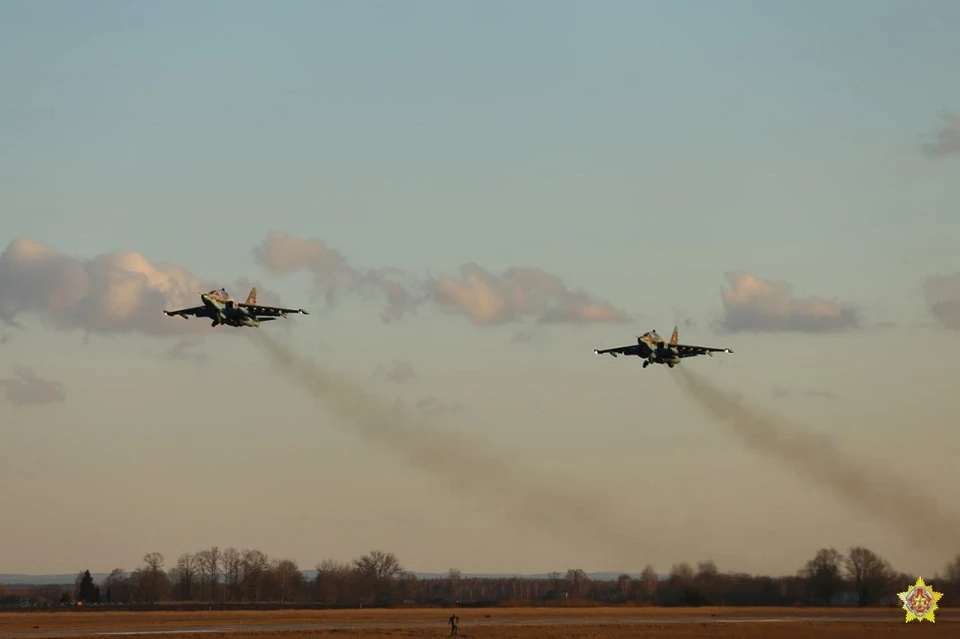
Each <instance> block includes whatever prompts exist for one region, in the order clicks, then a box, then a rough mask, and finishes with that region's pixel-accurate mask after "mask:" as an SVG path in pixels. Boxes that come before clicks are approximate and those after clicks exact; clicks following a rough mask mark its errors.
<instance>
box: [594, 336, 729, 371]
mask: <svg viewBox="0 0 960 639" xmlns="http://www.w3.org/2000/svg"><path fill="white" fill-rule="evenodd" d="M679 337H680V333H679V332H678V331H677V327H676V326H674V327H673V335H672V336H671V337H670V342H669V343H664V341H663V338H662V337H660V336H659V335H657V329H653V330H652V331H648V332H646V333H644V334H643V335H639V336H637V343H636V344H630V345H628V346H618V347H616V348H607V349H604V350H596V349H594V351H593V352H594V353H596V354H597V355H610V356H612V357H616V356H617V355H636V356H637V357H642V358H643V360H644V361H643V367H644V368H646V367H647V366H649V365H650V364H666V365H667V366H669V367H670V368H673V367H674V366H676V365H677V364H679V363H680V362H681V361H682V360H683V359H685V358H687V357H695V356H697V355H709V356H710V357H713V354H714V353H732V352H733V351H732V350H730V349H729V348H714V347H712V346H690V345H688V344H678V343H677V340H678V339H679Z"/></svg>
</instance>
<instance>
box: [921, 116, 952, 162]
mask: <svg viewBox="0 0 960 639" xmlns="http://www.w3.org/2000/svg"><path fill="white" fill-rule="evenodd" d="M939 117H940V119H941V120H942V121H943V124H942V125H941V126H940V127H939V128H938V129H937V131H936V133H934V135H932V136H929V139H928V140H927V141H926V142H924V143H922V144H921V147H922V149H923V152H924V154H925V155H927V156H928V157H942V156H946V155H960V116H956V115H954V114H952V113H947V112H945V111H943V112H941V113H940V114H939Z"/></svg>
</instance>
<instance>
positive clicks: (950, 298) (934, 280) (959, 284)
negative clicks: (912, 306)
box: [923, 272, 960, 330]
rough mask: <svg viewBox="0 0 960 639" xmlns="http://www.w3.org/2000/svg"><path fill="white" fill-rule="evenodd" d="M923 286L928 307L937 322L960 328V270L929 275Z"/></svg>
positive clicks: (947, 326)
mask: <svg viewBox="0 0 960 639" xmlns="http://www.w3.org/2000/svg"><path fill="white" fill-rule="evenodd" d="M923 288H924V294H925V297H926V300H927V308H928V309H929V310H930V314H931V315H933V317H934V318H935V319H936V320H937V322H939V323H940V324H941V325H942V326H944V327H946V328H951V329H954V330H960V272H958V273H954V274H953V275H934V276H931V277H928V278H927V279H926V281H925V282H924V287H923Z"/></svg>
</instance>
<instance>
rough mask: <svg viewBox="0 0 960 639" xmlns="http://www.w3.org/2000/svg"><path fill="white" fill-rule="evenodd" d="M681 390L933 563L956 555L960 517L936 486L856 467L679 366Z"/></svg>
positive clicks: (813, 439) (811, 437) (806, 435)
mask: <svg viewBox="0 0 960 639" xmlns="http://www.w3.org/2000/svg"><path fill="white" fill-rule="evenodd" d="M675 376H676V379H677V381H678V383H679V384H680V387H681V388H682V389H683V390H684V391H685V392H686V393H687V394H688V395H689V396H690V397H692V398H693V399H694V400H695V401H696V402H697V404H698V405H699V406H700V408H702V409H703V410H704V411H705V412H707V413H709V414H710V415H712V416H714V417H716V418H717V419H719V420H721V421H722V422H723V423H724V424H726V427H727V430H728V431H729V432H730V433H732V434H733V435H734V436H736V437H737V438H738V439H740V440H741V441H742V442H743V443H744V444H746V445H747V446H749V447H750V448H752V449H754V450H756V451H758V452H759V453H761V454H763V455H765V456H767V457H770V458H772V459H774V460H776V461H779V462H780V463H782V464H784V465H785V466H789V467H791V468H792V469H793V470H794V471H795V472H797V473H798V474H800V475H802V476H803V477H804V478H806V479H808V480H810V481H812V482H814V483H816V484H818V485H819V486H820V487H822V488H824V489H826V490H828V491H830V492H832V493H833V494H835V495H836V496H837V497H839V498H840V499H842V500H843V501H845V502H846V503H847V504H848V505H849V506H850V507H851V508H853V509H856V510H859V511H860V512H862V513H864V514H865V515H868V516H871V517H874V518H876V519H877V520H878V521H883V522H886V523H887V524H888V525H890V526H891V527H893V528H896V529H897V530H898V531H899V532H900V533H901V534H903V536H904V538H905V539H906V540H907V541H909V543H911V544H913V545H915V546H916V547H917V551H918V552H921V553H929V554H930V557H931V559H935V560H937V561H939V560H941V559H942V558H943V557H944V556H947V555H953V554H954V553H955V552H956V544H957V539H960V518H958V517H957V516H956V515H955V514H953V513H948V512H945V511H944V510H943V509H942V508H941V507H940V506H939V505H938V504H937V503H936V502H935V501H934V500H933V499H931V497H930V491H931V489H933V488H934V487H933V486H931V485H930V484H928V483H925V482H923V481H918V479H917V478H903V477H895V476H892V475H891V474H890V473H889V472H886V471H884V472H881V471H880V470H879V469H872V468H869V467H867V466H866V465H864V464H861V463H858V462H857V461H855V460H853V459H851V458H850V457H848V456H847V455H845V454H844V453H843V452H842V451H840V450H838V449H837V448H836V447H835V446H834V445H833V444H832V443H831V442H829V441H828V440H826V439H825V438H822V437H818V436H816V435H813V434H810V433H802V432H799V431H797V430H794V429H790V428H789V427H787V426H786V425H785V424H783V423H780V422H779V421H778V420H777V419H776V418H774V417H768V416H764V415H762V414H759V413H757V412H755V411H753V410H750V409H748V408H745V407H744V406H742V405H741V404H740V402H739V400H738V399H737V398H736V397H734V396H732V395H730V394H728V393H725V392H723V391H721V390H719V389H717V388H714V387H713V386H711V385H710V384H709V383H708V382H706V381H705V380H703V379H702V378H701V377H700V376H699V375H696V374H694V373H691V372H689V371H687V370H684V369H683V368H678V369H676V371H675Z"/></svg>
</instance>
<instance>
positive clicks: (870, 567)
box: [845, 546, 893, 606]
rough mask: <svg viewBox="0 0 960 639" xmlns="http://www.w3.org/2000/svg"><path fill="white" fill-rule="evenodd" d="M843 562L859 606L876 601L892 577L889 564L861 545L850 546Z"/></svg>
mask: <svg viewBox="0 0 960 639" xmlns="http://www.w3.org/2000/svg"><path fill="white" fill-rule="evenodd" d="M845 563H846V568H847V574H848V575H849V576H850V580H851V581H853V585H854V587H855V588H856V590H857V603H858V604H859V605H861V606H868V605H870V604H873V603H877V601H878V600H879V598H880V596H882V595H883V594H884V593H885V591H886V590H887V588H888V586H889V584H890V580H891V579H892V577H893V569H892V568H891V567H890V564H889V563H887V561H886V560H885V559H883V558H882V557H880V556H879V555H878V554H876V553H875V552H873V551H872V550H868V549H867V548H864V547H862V546H856V547H853V548H851V549H850V550H849V552H848V554H847V559H846V562H845Z"/></svg>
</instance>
